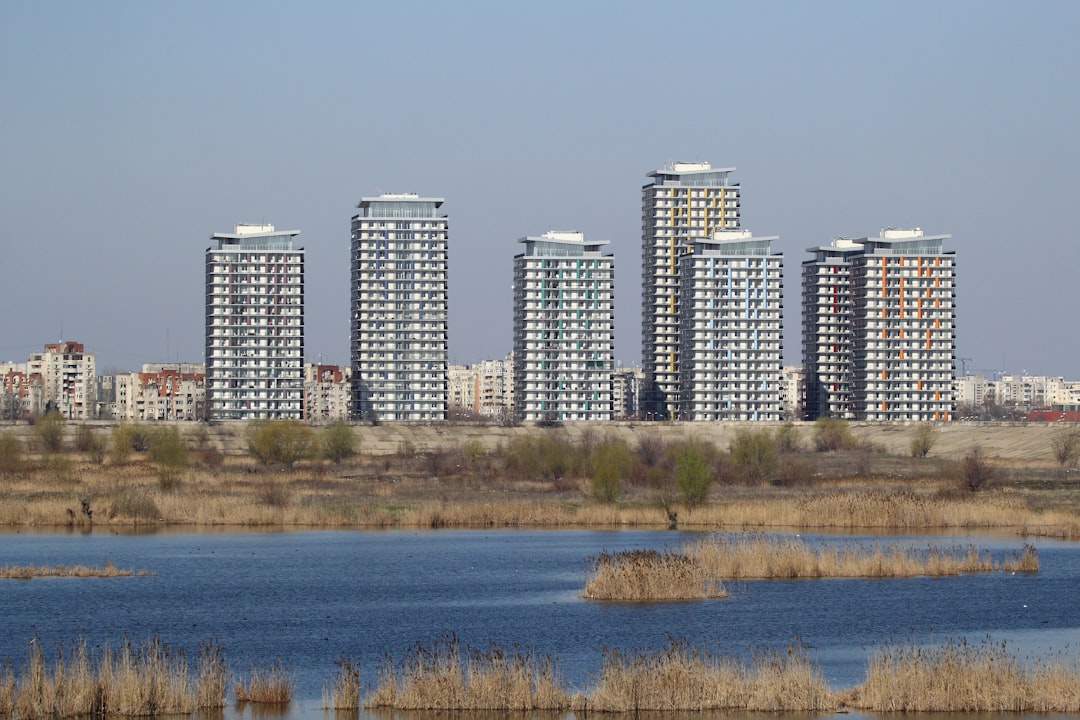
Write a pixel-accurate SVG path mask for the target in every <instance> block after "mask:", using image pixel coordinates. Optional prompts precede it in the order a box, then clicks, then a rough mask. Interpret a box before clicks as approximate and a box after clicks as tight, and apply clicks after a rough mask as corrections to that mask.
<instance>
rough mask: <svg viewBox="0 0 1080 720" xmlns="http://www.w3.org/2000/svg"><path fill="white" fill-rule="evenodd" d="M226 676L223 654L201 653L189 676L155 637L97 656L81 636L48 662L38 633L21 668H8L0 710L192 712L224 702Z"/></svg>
mask: <svg viewBox="0 0 1080 720" xmlns="http://www.w3.org/2000/svg"><path fill="white" fill-rule="evenodd" d="M204 647H209V646H204ZM224 677H225V675H224V664H223V663H222V662H221V661H220V653H218V652H216V651H215V652H213V653H210V654H207V653H205V652H204V653H200V656H199V662H198V663H197V667H196V669H195V676H194V678H192V676H191V674H190V672H189V667H188V663H187V661H186V659H185V658H184V655H183V653H180V652H174V651H172V650H171V649H169V648H168V647H167V646H166V645H165V644H164V643H162V642H161V641H160V640H157V639H156V638H155V639H152V640H150V641H148V642H147V643H145V644H143V645H141V646H134V645H132V644H131V643H130V642H126V643H124V645H123V646H122V647H121V648H120V649H119V650H117V651H115V652H114V651H112V650H110V649H108V648H106V649H105V650H103V651H102V654H101V656H100V657H99V658H98V659H97V660H96V661H95V660H94V659H92V658H91V657H90V655H89V653H88V651H87V649H86V643H85V642H84V641H79V642H76V643H74V644H73V645H72V646H71V647H69V648H66V649H65V648H63V647H62V648H60V649H59V650H58V651H57V654H56V659H55V661H54V662H53V663H52V664H51V665H50V663H49V662H47V661H46V659H45V655H44V653H43V652H42V650H41V645H40V643H39V642H37V640H36V638H35V639H34V640H33V641H31V643H30V651H29V654H28V657H27V659H26V664H25V666H24V667H23V669H22V672H20V673H18V674H16V673H15V672H14V671H13V670H12V669H11V668H10V666H9V668H8V672H7V673H6V675H5V677H4V680H3V682H2V687H3V688H4V689H2V690H0V701H2V703H3V705H0V711H4V710H6V713H7V714H8V715H10V716H11V717H14V718H18V719H19V720H37V719H38V718H70V717H77V716H82V715H94V716H105V715H117V716H127V717H134V716H153V715H165V714H173V713H190V712H193V711H195V710H200V709H206V708H214V707H222V706H223V705H224ZM215 689H219V691H218V692H216V693H215V692H214V691H215Z"/></svg>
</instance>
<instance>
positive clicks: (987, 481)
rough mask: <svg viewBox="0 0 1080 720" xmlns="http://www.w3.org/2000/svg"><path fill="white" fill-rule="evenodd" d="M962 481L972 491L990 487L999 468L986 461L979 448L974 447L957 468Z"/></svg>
mask: <svg viewBox="0 0 1080 720" xmlns="http://www.w3.org/2000/svg"><path fill="white" fill-rule="evenodd" d="M957 473H958V477H959V480H960V483H961V484H962V485H963V486H964V488H966V489H967V490H970V491H971V492H978V491H979V490H983V489H985V488H988V487H989V486H990V485H992V484H993V482H994V480H995V479H996V478H997V469H996V468H994V466H993V465H991V464H989V463H988V462H987V461H986V458H984V457H983V455H982V453H981V452H980V450H979V448H977V447H976V448H972V450H971V452H969V453H968V454H967V455H965V456H964V457H963V458H962V459H961V460H960V464H959V466H958V468H957Z"/></svg>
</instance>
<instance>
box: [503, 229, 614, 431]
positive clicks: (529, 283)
mask: <svg viewBox="0 0 1080 720" xmlns="http://www.w3.org/2000/svg"><path fill="white" fill-rule="evenodd" d="M518 242H521V243H523V244H524V245H525V251H524V252H522V253H520V254H519V255H516V256H515V257H514V408H515V413H516V416H517V418H518V419H520V420H523V421H527V422H537V421H546V420H557V421H568V422H575V421H594V422H595V421H606V420H610V419H611V376H612V372H613V371H614V353H615V311H614V272H615V267H614V258H613V257H612V256H611V255H605V254H604V253H603V247H604V246H605V245H607V244H608V243H607V242H606V241H603V242H596V241H586V240H585V236H584V235H583V234H582V233H579V232H556V231H552V232H548V233H545V234H544V235H541V236H540V237H525V238H522V239H521V240H519V241H518Z"/></svg>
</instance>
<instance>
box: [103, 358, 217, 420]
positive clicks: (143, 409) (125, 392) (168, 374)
mask: <svg viewBox="0 0 1080 720" xmlns="http://www.w3.org/2000/svg"><path fill="white" fill-rule="evenodd" d="M185 371H187V372H185ZM113 388H114V392H115V401H114V404H113V411H112V412H113V417H114V418H115V419H117V420H130V421H134V422H153V421H157V420H172V421H176V420H202V419H203V418H204V417H205V414H206V412H205V409H206V371H205V369H204V366H203V365H197V364H194V363H185V364H180V363H172V364H170V363H145V364H144V365H143V366H142V371H141V372H132V373H119V374H117V375H116V377H115V381H114V383H113Z"/></svg>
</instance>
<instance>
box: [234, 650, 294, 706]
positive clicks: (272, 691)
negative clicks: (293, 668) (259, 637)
mask: <svg viewBox="0 0 1080 720" xmlns="http://www.w3.org/2000/svg"><path fill="white" fill-rule="evenodd" d="M295 686H296V681H295V680H294V679H293V676H292V674H291V673H289V672H288V671H287V670H286V669H285V667H284V666H283V665H282V664H281V662H280V661H279V662H276V663H274V664H273V665H271V666H269V667H262V668H252V669H251V672H250V673H249V674H248V678H247V682H246V683H245V682H244V681H240V682H238V683H236V685H235V686H234V687H233V693H234V694H235V695H236V701H237V702H240V703H245V702H251V703H259V704H263V705H287V704H288V703H289V701H290V700H292V694H293V689H294V688H295Z"/></svg>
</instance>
